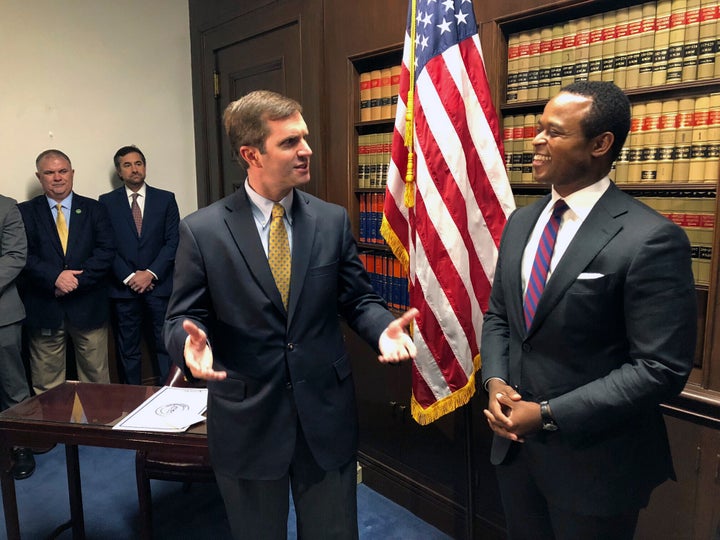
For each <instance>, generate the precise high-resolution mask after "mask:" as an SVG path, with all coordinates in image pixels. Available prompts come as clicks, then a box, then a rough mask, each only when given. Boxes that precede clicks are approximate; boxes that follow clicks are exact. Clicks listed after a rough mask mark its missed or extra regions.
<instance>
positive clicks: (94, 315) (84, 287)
mask: <svg viewBox="0 0 720 540" xmlns="http://www.w3.org/2000/svg"><path fill="white" fill-rule="evenodd" d="M35 166H36V168H37V172H36V173H35V175H36V176H37V178H38V180H39V181H40V184H41V185H42V188H43V191H44V192H45V193H44V194H42V195H38V196H37V197H35V198H34V199H31V200H29V201H26V202H24V203H21V204H20V205H19V206H18V207H19V208H20V213H21V214H22V218H23V221H24V222H25V231H26V232H27V240H28V256H27V263H26V265H25V269H24V270H23V272H22V274H21V281H20V285H21V289H20V296H21V297H22V300H23V302H24V303H25V310H26V312H27V319H26V320H25V327H26V329H27V332H28V336H29V343H30V368H31V376H32V384H33V388H34V390H35V393H40V392H44V391H46V390H49V389H50V388H52V387H54V386H57V385H59V384H61V383H62V382H63V381H64V380H65V362H66V360H65V347H66V341H67V339H68V337H71V338H72V342H73V345H74V348H75V361H76V364H77V371H78V378H79V379H80V380H81V381H83V382H101V383H109V382H110V375H109V371H108V328H107V321H108V316H109V308H108V284H107V283H108V274H109V271H110V265H111V264H112V261H113V258H114V257H115V240H114V238H113V233H112V227H111V225H110V220H109V219H108V215H107V211H106V210H105V207H104V206H103V205H101V204H100V203H99V202H97V201H96V200H93V199H89V198H87V197H82V196H80V195H78V194H77V193H74V192H73V180H74V176H75V171H74V170H73V168H72V164H71V163H70V158H69V157H68V156H67V155H66V154H65V153H63V152H61V151H60V150H54V149H53V150H45V151H44V152H42V153H41V154H40V155H39V156H38V157H37V159H36V160H35Z"/></svg>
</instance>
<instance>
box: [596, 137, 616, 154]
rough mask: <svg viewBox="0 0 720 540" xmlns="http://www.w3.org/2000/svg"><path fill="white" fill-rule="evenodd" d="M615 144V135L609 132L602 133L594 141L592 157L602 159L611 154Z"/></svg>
mask: <svg viewBox="0 0 720 540" xmlns="http://www.w3.org/2000/svg"><path fill="white" fill-rule="evenodd" d="M614 142H615V135H613V134H612V133H611V132H609V131H605V132H604V133H601V134H600V135H598V136H597V137H595V138H594V139H593V145H592V155H593V157H601V156H604V155H606V154H607V153H608V152H610V149H611V148H612V145H613V143H614Z"/></svg>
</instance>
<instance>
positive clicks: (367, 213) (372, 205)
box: [358, 193, 385, 245]
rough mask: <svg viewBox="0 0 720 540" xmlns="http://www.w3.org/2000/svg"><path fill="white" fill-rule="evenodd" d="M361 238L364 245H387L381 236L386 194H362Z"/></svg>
mask: <svg viewBox="0 0 720 540" xmlns="http://www.w3.org/2000/svg"><path fill="white" fill-rule="evenodd" d="M359 197H360V201H359V203H360V236H359V238H358V240H359V241H360V242H362V243H364V244H378V245H385V239H384V238H383V237H382V235H381V234H380V225H382V218H383V205H384V204H385V194H384V193H360V195H359Z"/></svg>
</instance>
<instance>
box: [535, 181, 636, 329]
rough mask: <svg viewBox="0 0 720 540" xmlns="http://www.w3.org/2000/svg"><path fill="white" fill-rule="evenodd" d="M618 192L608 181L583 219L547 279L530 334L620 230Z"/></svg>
mask: <svg viewBox="0 0 720 540" xmlns="http://www.w3.org/2000/svg"><path fill="white" fill-rule="evenodd" d="M620 195H621V192H620V191H619V190H618V189H617V188H616V187H615V185H614V184H610V187H609V188H608V190H607V191H606V192H605V194H603V196H602V197H601V198H600V200H599V201H598V202H597V204H596V205H595V206H594V207H593V209H592V210H591V211H590V214H588V217H587V218H586V219H585V221H584V222H583V224H582V225H581V227H580V229H579V230H578V232H577V234H576V235H575V237H574V238H573V240H572V242H570V245H569V246H568V248H567V251H565V253H564V254H563V257H562V259H560V262H559V263H558V265H557V267H556V268H555V271H554V272H553V274H552V276H550V279H549V280H548V282H547V286H546V287H545V291H544V292H543V294H542V296H541V297H540V301H539V302H538V306H537V311H536V312H535V317H534V318H533V323H532V326H531V327H530V330H529V332H528V333H529V334H530V333H532V332H533V331H534V330H535V329H536V328H537V327H538V326H539V325H540V324H541V323H542V321H543V320H544V319H545V318H546V317H547V316H548V314H549V313H550V312H551V311H552V309H553V308H554V307H555V306H556V305H557V304H558V302H559V301H560V299H561V298H562V297H563V295H564V294H565V291H566V290H567V289H568V288H569V287H570V285H572V284H573V282H574V281H575V280H576V279H577V277H578V276H579V275H580V274H581V273H582V271H583V270H585V268H587V266H588V265H589V264H590V262H591V261H592V260H593V259H594V258H595V256H596V255H597V254H598V253H599V252H600V250H602V249H603V248H604V247H605V245H607V243H608V242H609V241H610V240H611V239H612V238H613V237H614V236H615V235H617V234H618V232H620V230H622V223H621V222H620V221H619V220H618V219H617V217H618V216H620V215H623V214H625V213H626V212H627V205H626V204H625V202H624V201H623V199H622V197H621V196H620Z"/></svg>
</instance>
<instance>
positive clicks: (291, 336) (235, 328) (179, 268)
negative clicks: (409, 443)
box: [165, 188, 393, 479]
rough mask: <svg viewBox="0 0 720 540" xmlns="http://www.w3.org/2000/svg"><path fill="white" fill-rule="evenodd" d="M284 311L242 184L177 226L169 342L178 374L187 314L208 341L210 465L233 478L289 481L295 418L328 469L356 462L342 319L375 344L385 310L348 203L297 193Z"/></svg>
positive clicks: (352, 391)
mask: <svg viewBox="0 0 720 540" xmlns="http://www.w3.org/2000/svg"><path fill="white" fill-rule="evenodd" d="M292 216H293V228H292V235H293V236H292V238H293V245H292V269H291V277H290V298H289V305H288V311H285V308H284V307H283V304H282V299H281V297H280V293H279V292H278V290H277V287H276V286H275V282H274V280H273V276H272V273H271V272H270V266H269V265H268V260H267V256H266V255H265V252H264V250H263V246H262V243H261V241H260V237H259V236H258V233H257V227H256V225H255V221H254V219H253V216H252V211H251V207H250V202H249V200H248V197H247V193H246V192H245V189H244V188H241V189H239V190H237V191H236V192H235V193H233V194H232V195H230V196H228V197H226V198H225V199H222V200H220V201H218V202H216V203H213V204H211V205H210V206H208V207H206V208H203V209H201V210H199V211H197V212H195V213H194V214H191V215H190V216H188V217H187V218H185V219H184V220H182V221H181V222H180V244H179V246H178V252H177V263H176V265H175V278H174V288H173V293H172V295H171V296H170V303H169V306H168V315H167V321H166V323H165V343H166V344H167V348H168V352H169V353H170V356H171V357H172V358H173V359H174V360H175V362H176V363H178V364H179V365H180V366H182V367H184V362H183V346H184V344H185V338H186V336H187V334H186V333H185V330H183V328H182V321H183V320H184V319H186V318H188V319H191V320H193V321H194V322H195V323H197V324H198V325H199V326H200V327H201V328H202V329H203V330H204V331H205V332H206V333H207V335H208V336H209V340H210V344H211V346H212V350H213V356H214V361H215V369H216V370H227V373H228V376H227V379H225V380H223V381H211V382H209V383H208V389H209V397H208V441H209V446H210V456H211V459H212V463H213V467H214V468H215V470H216V472H218V474H222V475H225V476H229V477H234V478H250V479H277V478H280V477H281V476H282V475H283V474H287V471H288V467H289V466H290V462H291V460H292V457H293V453H294V450H295V442H296V434H297V427H298V418H299V422H300V424H301V425H302V429H303V432H304V435H305V438H306V439H307V442H308V445H309V446H310V449H311V451H312V453H313V456H314V457H315V459H316V460H317V462H318V463H319V464H320V466H321V467H323V468H324V469H325V470H330V469H333V468H337V467H339V466H341V465H344V464H346V463H348V462H349V461H350V460H351V459H354V456H355V453H356V450H357V432H358V421H357V412H356V407H355V386H354V383H353V378H352V374H351V365H350V358H349V357H348V354H347V351H346V350H345V340H344V338H343V333H342V327H341V324H340V317H341V316H342V317H343V318H344V319H345V321H347V323H348V325H349V326H350V327H351V328H352V329H354V330H355V331H356V332H357V333H358V334H359V335H360V336H361V337H362V338H364V339H365V340H366V341H367V342H368V343H371V344H373V345H375V347H377V342H378V339H379V337H380V334H381V333H382V331H383V330H384V329H385V327H386V326H387V325H388V323H389V322H390V321H392V320H393V316H392V314H391V313H390V312H389V311H388V310H387V308H386V307H385V304H384V302H383V301H382V299H381V298H380V297H378V296H377V295H376V294H375V293H374V291H373V289H372V286H371V285H370V280H369V278H368V275H367V273H366V272H365V269H364V268H363V265H362V263H361V262H360V260H359V259H358V256H357V248H356V244H355V239H354V238H353V236H352V233H351V230H350V221H349V219H348V216H347V212H346V211H345V209H344V208H342V207H340V206H337V205H334V204H330V203H327V202H324V201H321V200H320V199H318V198H316V197H312V196H311V195H308V194H306V193H303V192H301V191H297V190H296V191H295V198H294V202H293V208H292Z"/></svg>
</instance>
